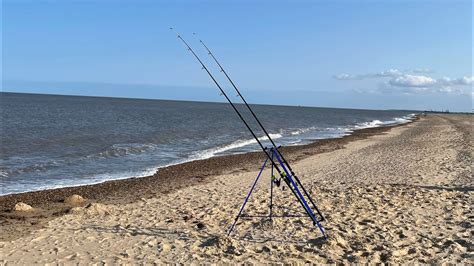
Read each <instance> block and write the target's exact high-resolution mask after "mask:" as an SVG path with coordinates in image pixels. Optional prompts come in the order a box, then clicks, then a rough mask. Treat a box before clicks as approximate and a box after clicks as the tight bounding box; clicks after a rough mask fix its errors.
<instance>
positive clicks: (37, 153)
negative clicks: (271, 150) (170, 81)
mask: <svg viewBox="0 0 474 266" xmlns="http://www.w3.org/2000/svg"><path fill="white" fill-rule="evenodd" d="M0 96H1V98H0V99H1V108H0V115H1V121H0V122H1V127H0V145H1V146H0V186H1V191H0V194H1V195H5V194H11V193H18V192H26V191H34V190H40V189H45V188H57V187H64V186H75V185H83V184H92V183H98V182H103V181H106V180H113V179H121V178H128V177H138V176H146V175H151V174H153V173H154V172H155V171H156V170H157V169H158V168H160V167H164V166H168V165H173V164H178V163H183V162H187V161H192V160H198V159H204V158H209V157H213V156H220V155H226V154H234V153H243V152H248V151H255V150H258V145H257V144H256V141H255V140H253V139H252V136H251V134H250V133H249V132H248V131H247V129H246V128H245V126H244V125H243V123H242V122H241V121H240V120H239V119H238V117H237V116H236V114H235V113H234V112H233V110H232V109H231V107H230V106H229V105H228V104H225V103H206V102H184V101H164V100H141V99H118V98H98V97H78V96H56V95H34V94H15V93H0ZM238 108H239V109H240V110H242V112H243V114H244V116H245V117H246V118H250V114H249V112H248V111H247V110H246V108H245V106H243V105H239V106H238ZM253 108H254V110H255V113H257V115H258V116H259V118H260V120H261V121H262V123H263V124H264V126H266V128H267V130H268V131H269V132H270V133H271V136H272V138H273V139H274V140H275V142H276V143H277V144H281V145H301V144H306V143H309V142H311V141H313V140H315V139H326V138H338V137H342V136H344V135H347V134H350V133H351V132H352V130H354V129H359V128H367V127H377V126H381V125H386V124H397V123H406V122H408V121H409V119H410V118H411V117H412V116H413V112H410V111H372V110H352V109H333V108H312V107H289V106H270V105H253ZM250 124H251V125H252V127H253V128H255V131H256V132H257V135H258V136H260V137H261V139H262V140H263V141H264V143H265V144H267V145H268V141H265V138H264V137H263V135H264V134H263V132H262V131H261V130H259V129H258V126H257V125H256V124H255V123H250Z"/></svg>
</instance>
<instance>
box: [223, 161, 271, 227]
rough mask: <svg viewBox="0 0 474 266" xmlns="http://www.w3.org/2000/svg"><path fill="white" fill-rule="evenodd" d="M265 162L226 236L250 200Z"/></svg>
mask: <svg viewBox="0 0 474 266" xmlns="http://www.w3.org/2000/svg"><path fill="white" fill-rule="evenodd" d="M267 161H268V158H267V159H266V160H265V162H264V163H263V165H262V168H261V169H260V172H259V173H258V175H257V178H256V179H255V182H253V185H252V188H251V189H250V191H249V194H248V195H247V197H246V198H245V201H244V204H242V207H240V211H239V214H237V217H235V221H234V223H233V224H232V226H231V227H230V229H229V232H228V233H227V236H229V235H230V233H232V231H233V230H234V227H235V224H237V221H238V220H239V217H240V215H241V214H242V211H243V210H244V208H245V205H246V204H247V202H248V200H249V198H250V194H252V191H253V190H254V189H255V186H256V185H257V182H258V179H260V176H261V175H262V172H263V169H265V165H266V164H267Z"/></svg>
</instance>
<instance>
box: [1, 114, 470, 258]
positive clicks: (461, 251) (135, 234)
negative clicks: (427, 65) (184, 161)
mask: <svg viewBox="0 0 474 266" xmlns="http://www.w3.org/2000/svg"><path fill="white" fill-rule="evenodd" d="M472 122H473V116H472V115H429V116H428V117H426V118H422V119H420V120H419V121H417V122H416V123H412V124H409V125H407V126H403V127H396V128H393V129H392V130H390V131H389V132H388V133H386V134H382V135H376V136H371V137H369V138H367V139H361V140H357V141H353V142H350V143H346V144H345V148H344V149H337V150H333V151H330V152H326V153H320V154H315V155H311V156H308V157H306V158H303V159H300V160H298V161H296V162H295V163H294V164H293V168H294V170H295V171H296V172H297V173H298V174H299V176H300V178H301V180H302V182H303V184H305V186H306V187H307V188H308V190H309V191H310V193H311V194H312V195H313V196H314V198H315V200H316V202H317V203H318V205H319V206H320V209H321V210H322V212H323V213H324V214H325V216H326V218H327V221H325V222H324V223H323V225H324V226H325V227H326V229H327V232H328V235H329V239H328V240H326V241H325V240H324V239H322V238H321V234H320V233H319V231H318V230H317V229H316V228H314V227H313V226H312V225H311V223H310V222H309V219H308V218H293V219H277V218H275V219H274V220H273V222H269V221H268V220H264V219H254V220H242V221H240V222H239V223H238V224H237V227H236V230H235V232H234V233H233V234H232V235H231V236H230V237H227V236H226V231H227V230H228V228H229V226H230V224H231V223H232V222H233V220H234V217H235V215H236V214H237V211H238V208H239V207H240V205H241V203H242V201H243V199H244V197H245V195H246V193H247V191H248V189H249V188H250V186H251V184H252V182H253V180H254V179H255V176H256V174H257V171H258V169H256V168H255V169H254V170H253V171H238V172H234V173H227V174H222V175H218V176H214V177H213V178H212V179H210V180H209V182H203V183H202V184H196V185H194V186H188V187H184V188H181V189H179V190H176V191H173V192H171V193H167V194H157V195H155V196H154V197H151V198H143V199H142V200H139V201H136V202H133V203H129V204H100V203H93V204H89V205H86V206H84V207H81V206H79V207H74V208H73V209H72V210H71V211H70V212H69V214H66V215H63V216H60V217H58V218H56V219H53V220H50V221H49V222H48V224H47V225H46V226H45V227H44V228H42V229H39V230H36V231H34V232H32V233H31V234H29V235H26V236H23V237H20V238H17V239H15V240H12V241H4V242H0V248H1V252H0V262H1V263H2V264H3V263H8V264H10V263H12V264H35V263H38V264H39V263H40V264H44V263H66V264H68V263H77V262H82V263H90V262H96V263H100V262H106V263H153V262H156V263H191V262H203V263H206V262H208V263H209V262H210V263H222V262H224V263H225V262H250V263H262V262H263V263H306V262H313V263H335V262H395V263H400V262H403V263H408V262H421V263H443V262H449V263H465V264H473V263H474V260H473V241H472V239H473V235H472V234H473V229H472V223H473V218H474V215H473V211H472V206H473V199H472V194H473V183H474V182H473V176H472V162H471V158H472V149H473V146H472V142H471V140H472V135H471V134H472V133H471V132H472ZM269 182H270V181H269V173H268V171H265V172H264V176H263V178H262V180H261V182H260V183H259V185H258V187H257V190H256V192H255V193H254V194H253V195H252V197H251V199H250V202H249V204H248V205H247V208H246V211H247V214H266V213H267V212H268V203H269V202H268V196H269V195H268V192H269ZM274 204H275V205H277V206H279V207H276V209H275V212H276V213H277V214H298V213H300V208H299V207H298V205H297V203H296V202H295V199H294V198H293V197H292V196H291V195H290V192H289V191H288V190H281V189H280V188H278V189H277V190H276V191H275V199H274Z"/></svg>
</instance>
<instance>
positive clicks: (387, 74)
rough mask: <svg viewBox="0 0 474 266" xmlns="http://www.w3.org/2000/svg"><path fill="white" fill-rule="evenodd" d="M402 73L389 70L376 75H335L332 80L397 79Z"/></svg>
mask: <svg viewBox="0 0 474 266" xmlns="http://www.w3.org/2000/svg"><path fill="white" fill-rule="evenodd" d="M402 74H403V73H402V72H401V71H400V70H398V69H389V70H385V71H382V72H378V73H369V74H362V75H350V74H347V73H343V74H339V75H335V76H334V78H335V79H338V80H361V79H367V78H385V77H398V76H400V75H402Z"/></svg>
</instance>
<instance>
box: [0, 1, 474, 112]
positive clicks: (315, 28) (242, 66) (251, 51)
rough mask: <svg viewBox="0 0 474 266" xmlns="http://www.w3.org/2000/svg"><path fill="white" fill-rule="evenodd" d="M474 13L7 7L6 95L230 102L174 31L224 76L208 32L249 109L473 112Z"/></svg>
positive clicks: (267, 5) (334, 5) (295, 7)
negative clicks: (256, 105) (208, 52)
mask: <svg viewBox="0 0 474 266" xmlns="http://www.w3.org/2000/svg"><path fill="white" fill-rule="evenodd" d="M472 10H473V9H472V3H471V1H119V0H117V1H111V0H110V1H109V0H102V1H99V0H96V1H67V0H63V1H41V0H35V1H22V0H16V1H11V0H4V1H3V6H2V52H3V57H2V58H3V60H2V80H3V82H2V90H4V91H16V92H35V93H54V94H74V95H95V96H118V97H136V98H164V99H180V100H199V101H223V100H224V99H223V98H222V97H220V96H219V94H218V92H217V90H216V88H214V87H213V84H212V83H211V80H210V79H209V77H207V76H206V74H205V72H204V71H202V70H201V69H200V67H199V65H198V64H197V63H196V62H195V61H193V58H192V57H191V56H190V54H189V53H188V52H187V51H186V50H185V49H184V47H183V46H182V44H181V43H179V42H178V40H177V39H176V37H175V36H174V35H173V33H172V32H170V31H169V29H168V28H169V26H174V27H175V28H176V29H177V30H178V31H180V32H181V34H182V35H183V37H185V38H188V39H189V42H190V43H191V44H192V45H193V46H194V47H195V48H196V50H197V51H198V52H199V53H200V55H202V56H203V59H205V61H206V62H208V63H209V64H210V66H212V67H211V69H212V70H217V68H215V67H214V65H213V64H212V61H210V60H209V58H208V57H207V56H206V53H205V52H204V51H203V49H201V47H200V46H199V43H198V42H197V41H196V40H195V39H194V38H193V36H192V33H193V32H196V33H198V34H199V36H200V37H201V38H203V39H204V40H205V41H206V43H207V44H208V45H209V46H210V48H211V49H212V50H213V51H214V53H215V54H216V56H217V57H218V58H219V59H220V60H221V61H222V63H223V65H224V67H225V68H226V69H227V70H228V72H229V74H230V75H231V77H233V78H234V80H235V81H236V83H237V84H238V85H239V86H240V87H241V89H242V92H243V93H244V94H245V95H247V96H248V100H249V101H250V102H254V103H267V104H288V105H309V106H328V107H352V108H369V109H438V110H439V109H449V110H452V111H454V110H456V111H470V110H471V108H472V97H473V96H472ZM215 73H216V75H218V76H219V77H220V79H219V80H221V81H222V82H223V83H224V82H225V80H224V79H223V78H222V76H221V75H219V73H218V71H215ZM225 84H226V85H227V83H225ZM232 94H233V93H232ZM235 100H237V98H235Z"/></svg>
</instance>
